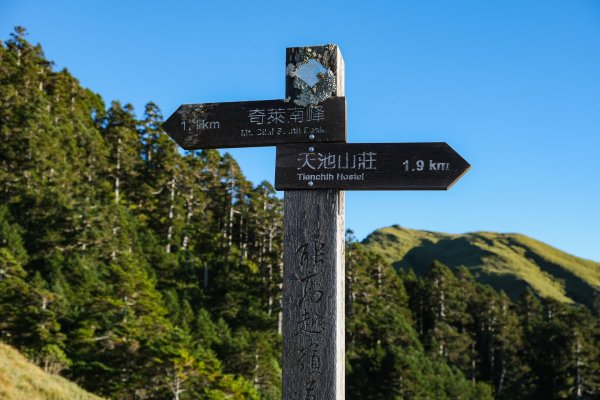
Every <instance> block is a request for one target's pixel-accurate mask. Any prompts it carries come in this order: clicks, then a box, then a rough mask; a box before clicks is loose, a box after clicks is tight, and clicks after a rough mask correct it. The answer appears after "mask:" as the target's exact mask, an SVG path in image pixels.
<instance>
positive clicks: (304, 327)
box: [163, 45, 470, 400]
mask: <svg viewBox="0 0 600 400" xmlns="http://www.w3.org/2000/svg"><path fill="white" fill-rule="evenodd" d="M343 96H344V61H343V59H342V56H341V53H340V51H339V49H338V48H337V46H335V45H326V46H315V47H295V48H288V49H287V52H286V98H285V100H269V101H249V102H235V103H206V104H189V105H182V106H181V107H179V109H177V111H176V112H175V113H174V114H173V115H171V117H169V118H168V119H167V121H166V122H165V123H164V124H163V129H164V130H165V132H166V133H167V134H168V135H169V136H171V138H172V139H173V140H175V142H176V143H177V144H179V145H180V146H181V147H183V148H184V149H187V150H193V149H210V148H222V147H253V146H269V145H277V160H276V172H275V187H276V188H277V189H278V190H285V197H284V255H283V259H284V271H283V360H282V367H283V368H282V370H283V372H282V374H283V379H282V385H283V388H282V389H283V399H285V400H288V399H289V400H321V399H322V400H343V399H344V398H345V392H344V390H345V389H344V374H345V371H344V365H345V344H344V334H345V333H344V328H345V325H344V272H345V266H344V244H345V242H344V235H345V228H344V206H345V204H344V192H343V191H342V190H446V189H448V188H450V186H452V185H453V184H454V183H455V182H456V181H457V180H458V179H460V177H461V176H462V175H464V174H465V173H466V172H467V171H468V170H469V168H470V165H469V164H468V163H467V162H466V161H465V160H464V159H463V158H462V157H461V156H460V155H458V154H457V153H456V152H455V151H454V150H453V149H452V148H451V147H450V146H448V145H447V144H446V143H376V144H374V143H354V144H348V143H345V142H346V100H345V98H344V97H343ZM336 142H337V143H336Z"/></svg>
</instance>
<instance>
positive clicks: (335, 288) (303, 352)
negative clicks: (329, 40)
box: [283, 45, 345, 400]
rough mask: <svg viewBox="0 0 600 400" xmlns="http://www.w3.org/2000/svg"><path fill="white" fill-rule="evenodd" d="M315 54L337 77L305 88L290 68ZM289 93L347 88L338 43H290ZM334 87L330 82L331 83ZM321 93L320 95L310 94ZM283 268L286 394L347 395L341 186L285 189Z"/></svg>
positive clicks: (303, 398)
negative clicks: (294, 45)
mask: <svg viewBox="0 0 600 400" xmlns="http://www.w3.org/2000/svg"><path fill="white" fill-rule="evenodd" d="M310 59H316V60H318V61H319V62H320V63H321V64H322V65H323V66H324V67H326V68H327V69H328V70H329V71H330V72H331V74H329V78H331V75H333V76H334V77H335V81H333V80H332V79H329V82H328V85H330V84H333V86H327V85H325V84H323V85H321V87H317V89H316V90H311V89H309V90H306V88H304V89H303V85H302V83H299V82H298V80H297V78H294V77H292V76H290V71H293V69H294V68H297V67H298V65H301V64H302V63H304V62H306V61H308V60H310ZM286 66H287V73H286V98H288V99H290V100H291V101H295V100H298V99H300V104H304V102H306V101H310V100H316V99H320V98H322V97H324V96H343V94H344V85H343V83H344V80H343V76H344V75H343V71H344V64H343V59H342V57H341V54H340V52H339V50H338V48H337V46H333V45H328V46H319V47H313V48H290V49H288V50H287V62H286ZM330 89H331V90H330ZM313 96H316V97H313ZM284 202H285V205H284V215H285V216H284V276H283V399H286V400H288V399H289V400H296V399H298V400H317V399H319V400H343V399H344V398H345V389H344V374H345V368H344V367H345V343H344V328H345V323H344V311H345V310H344V273H345V266H344V233H345V228H344V192H340V191H338V190H313V191H297V190H288V191H286V192H285V200H284Z"/></svg>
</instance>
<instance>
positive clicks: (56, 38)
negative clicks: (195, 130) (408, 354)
mask: <svg viewBox="0 0 600 400" xmlns="http://www.w3.org/2000/svg"><path fill="white" fill-rule="evenodd" d="M15 25H23V26H25V27H26V28H27V29H28V31H29V40H30V41H33V42H36V43H37V42H40V43H41V44H42V46H43V48H44V50H45V53H46V56H47V57H48V58H49V59H51V60H53V61H54V62H55V63H56V66H57V68H62V67H67V68H68V69H69V70H70V71H71V72H72V73H73V74H74V75H75V76H76V77H77V78H78V79H79V80H80V81H81V83H82V85H84V86H86V87H89V88H91V89H92V90H94V91H96V92H98V93H100V94H101V95H102V96H103V98H104V100H105V101H106V102H109V101H110V100H119V101H121V102H123V103H127V102H130V103H132V104H133V105H134V106H135V108H136V110H138V111H139V110H142V108H143V105H144V104H145V103H146V102H147V101H150V100H152V101H154V102H155V103H157V104H158V105H159V106H160V107H161V109H162V110H163V113H164V114H165V116H168V115H170V114H171V113H172V112H173V111H174V110H175V109H176V108H177V107H178V106H179V105H180V104H182V103H201V102H219V101H242V100H264V99H278V98H283V96H284V92H285V88H284V72H285V69H284V68H285V48H286V47H292V46H307V45H316V44H325V43H336V44H338V45H339V46H340V48H341V51H342V54H343V56H344V59H345V62H346V97H347V104H348V140H349V141H351V142H411V141H413V142H415V141H418V142H422V141H445V142H448V143H449V144H450V145H451V146H452V147H453V148H454V149H455V150H457V151H458V152H459V153H460V154H461V155H462V156H463V157H464V158H465V159H467V161H469V162H470V163H471V165H472V169H471V171H469V172H468V173H467V174H466V175H465V176H464V177H463V178H462V179H461V180H460V181H459V182H458V183H457V184H456V185H455V186H454V187H453V188H452V189H450V190H449V191H448V192H400V191H398V192H391V191H390V192H375V191H373V192H347V195H346V221H347V227H348V228H351V229H353V230H354V231H355V233H356V235H357V236H358V237H359V238H363V237H364V236H366V235H367V234H369V233H370V232H371V231H373V230H374V229H377V228H379V227H383V226H388V225H392V224H400V225H402V226H406V227H409V228H415V229H426V230H435V231H443V232H450V233H463V232H470V231H498V232H518V233H523V234H526V235H529V236H532V237H534V238H537V239H539V240H542V241H544V242H546V243H549V244H551V245H553V246H556V247H558V248H560V249H562V250H565V251H568V252H570V253H573V254H575V255H578V256H580V257H584V258H589V259H593V260H596V261H600V233H599V224H600V156H599V154H600V2H598V1H596V0H587V1H584V0H570V1H564V0H560V1H555V0H544V1H541V0H540V1H528V0H518V1H510V0H506V1H495V2H491V1H462V0H454V1H429V0H424V1H399V0H396V1H369V2H365V1H360V2H352V1H333V2H327V1H323V0H321V1H301V2H286V1H252V2H242V1H239V2H235V1H224V0H223V1H206V2H202V1H194V2H191V1H190V2H174V1H172V2H166V1H164V2H158V1H143V2H142V1H137V2H136V1H103V2H84V1H79V2H75V1H72V2H68V1H58V0H55V1H52V2H47V1H29V0H18V1H16V0H1V1H0V37H1V38H2V39H3V40H6V39H7V38H8V36H9V34H10V32H11V31H12V28H13V27H14V26H15ZM231 153H232V154H233V155H234V156H235V157H236V158H237V159H238V161H239V163H240V164H241V166H242V169H243V171H244V172H245V174H246V176H247V177H248V178H249V179H250V180H252V181H253V182H255V183H258V182H259V181H261V180H265V179H266V180H269V181H271V182H272V181H273V179H274V162H275V150H274V148H251V149H237V150H232V151H231Z"/></svg>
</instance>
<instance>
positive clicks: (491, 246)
mask: <svg viewBox="0 0 600 400" xmlns="http://www.w3.org/2000/svg"><path fill="white" fill-rule="evenodd" d="M365 244H366V245H367V246H368V247H370V248H371V249H373V250H374V251H376V252H378V253H380V254H382V255H383V256H384V257H385V258H386V259H387V260H388V261H389V262H391V263H392V264H393V265H394V266H395V267H397V268H403V269H408V268H412V269H414V270H415V272H416V273H417V274H423V273H425V272H426V271H427V269H428V267H429V265H431V262H432V261H433V260H439V261H441V262H443V263H444V264H446V265H448V266H449V267H451V268H456V267H458V266H460V265H464V266H466V267H468V268H469V269H470V270H471V272H472V273H473V274H474V275H475V276H476V277H477V278H478V280H479V281H481V282H484V283H489V284H490V285H492V286H493V287H495V288H496V289H501V290H504V291H505V292H506V293H507V294H508V295H510V296H511V297H513V298H516V297H518V296H519V294H520V293H521V292H522V291H523V290H524V289H525V287H527V286H531V287H532V288H533V289H534V290H535V291H536V292H538V293H539V294H540V295H541V296H543V297H548V298H554V299H557V300H559V301H563V302H568V303H571V302H573V301H575V302H580V303H589V302H590V301H591V299H592V295H593V292H594V290H596V291H598V290H600V263H597V262H593V261H589V260H584V259H581V258H578V257H575V256H572V255H570V254H567V253H564V252H562V251H560V250H558V249H556V248H554V247H551V246H548V245H547V244H544V243H541V242H539V241H537V240H534V239H531V238H529V237H527V236H523V235H518V234H500V233H491V232H476V233H467V234H464V235H450V234H445V233H436V232H427V231H418V230H412V229H406V228H402V227H400V226H397V225H395V226H391V227H387V228H382V229H379V230H377V231H375V232H373V233H372V234H371V235H369V236H368V237H367V238H366V239H365Z"/></svg>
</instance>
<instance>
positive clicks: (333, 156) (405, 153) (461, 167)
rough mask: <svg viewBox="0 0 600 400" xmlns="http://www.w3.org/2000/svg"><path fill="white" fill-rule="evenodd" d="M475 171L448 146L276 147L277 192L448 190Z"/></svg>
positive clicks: (350, 145)
mask: <svg viewBox="0 0 600 400" xmlns="http://www.w3.org/2000/svg"><path fill="white" fill-rule="evenodd" d="M469 168H471V166H470V165H469V163H467V162H466V161H465V160H464V159H463V158H462V157H461V156H460V155H458V153H456V152H455V151H454V150H453V149H452V148H451V147H450V146H448V144H446V143H351V144H346V143H339V144H334V143H322V144H314V145H311V144H290V145H281V146H277V163H276V170H275V188H276V189H277V190H287V189H344V190H447V189H449V188H450V186H452V185H453V184H454V183H455V182H456V181H457V180H458V179H459V178H460V177H461V176H462V175H463V174H464V173H465V172H467V171H468V170H469Z"/></svg>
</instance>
